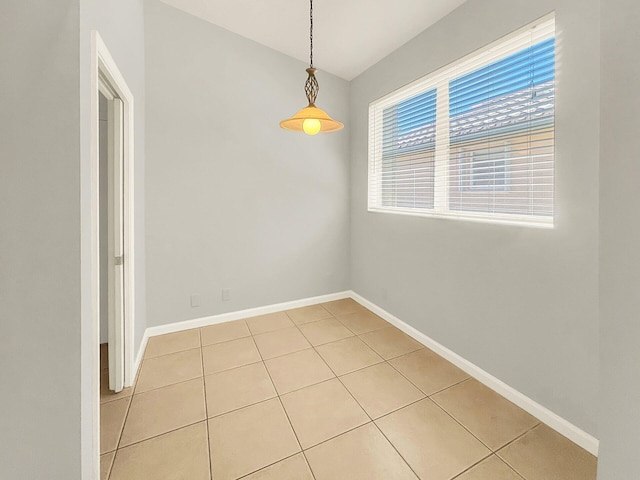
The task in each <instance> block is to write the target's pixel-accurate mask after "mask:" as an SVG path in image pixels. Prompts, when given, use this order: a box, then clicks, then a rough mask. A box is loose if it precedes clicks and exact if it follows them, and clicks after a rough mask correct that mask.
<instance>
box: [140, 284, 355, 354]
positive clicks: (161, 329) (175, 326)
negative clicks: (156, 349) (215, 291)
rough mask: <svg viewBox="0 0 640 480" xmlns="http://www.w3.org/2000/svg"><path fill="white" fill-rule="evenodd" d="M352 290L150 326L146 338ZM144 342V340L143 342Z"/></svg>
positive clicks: (302, 304) (329, 298)
mask: <svg viewBox="0 0 640 480" xmlns="http://www.w3.org/2000/svg"><path fill="white" fill-rule="evenodd" d="M351 293H352V292H351V291H350V290H346V291H344V292H338V293H330V294H327V295H320V296H318V297H309V298H303V299H301V300H293V301H290V302H282V303H274V304H272V305H265V306H263V307H255V308H247V309H246V310H236V311H235V312H228V313H220V314H218V315H211V316H208V317H201V318H194V319H193V320H184V321H182V322H175V323H168V324H166V325H159V326H157V327H149V328H147V330H146V331H145V332H144V336H145V338H149V337H155V336H156V335H164V334H166V333H174V332H181V331H182V330H189V329H191V328H199V327H207V326H209V325H217V324H218V323H225V322H232V321H234V320H241V319H243V318H249V317H255V316H257V315H264V314H267V313H274V312H281V311H283V310H291V309H293V308H300V307H307V306H309V305H315V304H316V303H324V302H331V301H333V300H340V299H343V298H350V297H351ZM142 343H144V340H143V342H142Z"/></svg>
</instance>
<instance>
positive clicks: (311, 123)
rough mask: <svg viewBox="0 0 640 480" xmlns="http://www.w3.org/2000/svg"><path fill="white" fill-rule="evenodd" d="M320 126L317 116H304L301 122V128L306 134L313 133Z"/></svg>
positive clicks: (317, 130)
mask: <svg viewBox="0 0 640 480" xmlns="http://www.w3.org/2000/svg"><path fill="white" fill-rule="evenodd" d="M320 127H322V125H321V124H320V120H318V119H317V118H305V119H304V121H303V122H302V130H304V133H306V134H307V135H315V134H316V133H318V132H319V131H320Z"/></svg>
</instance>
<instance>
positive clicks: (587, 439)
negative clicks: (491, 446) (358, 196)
mask: <svg viewBox="0 0 640 480" xmlns="http://www.w3.org/2000/svg"><path fill="white" fill-rule="evenodd" d="M342 298H352V299H354V300H355V301H356V302H358V303H360V304H362V305H363V306H365V307H366V308H368V309H369V310H371V311H372V312H374V313H376V314H377V315H379V316H380V317H382V318H384V319H385V320H386V321H388V322H389V323H391V324H392V325H395V326H396V327H398V328H399V329H400V330H402V331H403V332H405V333H406V334H407V335H409V336H411V337H413V338H414V339H415V340H417V341H418V342H420V343H421V344H423V345H424V346H426V347H428V348H430V349H431V350H433V351H434V352H435V353H437V354H438V355H440V356H441V357H443V358H444V359H446V360H448V361H450V362H451V363H453V364H454V365H456V366H457V367H459V368H460V369H462V370H464V371H465V372H466V373H468V374H469V375H471V376H472V377H473V378H475V379H476V380H478V381H479V382H481V383H483V384H484V385H486V386H487V387H489V388H490V389H492V390H493V391H495V392H497V393H498V394H500V395H502V396H503V397H505V398H506V399H507V400H509V401H511V402H513V403H514V404H516V405H517V406H519V407H520V408H522V409H523V410H525V411H526V412H528V413H530V414H531V415H533V416H534V417H536V418H537V419H538V420H540V421H541V422H543V423H545V424H546V425H548V426H549V427H551V428H553V429H554V430H555V431H557V432H558V433H560V434H561V435H563V436H565V437H567V438H568V439H569V440H571V441H572V442H574V443H576V444H577V445H579V446H580V447H582V448H584V449H585V450H587V451H588V452H589V453H591V454H592V455H595V456H597V455H598V444H599V442H598V439H597V438H595V437H593V436H591V435H590V434H588V433H587V432H585V431H584V430H582V429H580V428H578V427H577V426H575V425H574V424H572V423H571V422H569V421H568V420H565V419H564V418H562V417H560V416H559V415H557V414H555V413H553V412H552V411H551V410H549V409H548V408H546V407H543V406H542V405H540V404H539V403H538V402H536V401H534V400H532V399H531V398H529V397H527V396H526V395H524V394H523V393H521V392H519V391H518V390H516V389H515V388H513V387H510V386H509V385H507V384H506V383H504V382H503V381H501V380H499V379H498V378H496V377H494V376H493V375H491V374H490V373H488V372H486V371H484V370H483V369H481V368H480V367H478V366H477V365H475V364H473V363H471V362H470V361H468V360H466V359H465V358H463V357H461V356H460V355H458V354H457V353H455V352H453V351H451V350H449V349H448V348H447V347H445V346H444V345H442V344H440V343H438V342H436V341H435V340H433V339H432V338H430V337H429V336H427V335H425V334H424V333H422V332H420V331H418V330H416V329H415V328H413V327H412V326H410V325H408V324H407V323H405V322H403V321H402V320H400V319H399V318H398V317H396V316H394V315H392V314H391V313H389V312H387V311H386V310H384V309H382V308H380V307H379V306H377V305H376V304H374V303H372V302H370V301H369V300H367V299H366V298H364V297H362V296H361V295H359V294H357V293H355V292H354V291H352V290H346V291H343V292H338V293H332V294H328V295H321V296H318V297H310V298H305V299H302V300H294V301H290V302H283V303H276V304H273V305H267V306H264V307H256V308H249V309H246V310H238V311H235V312H229V313H222V314H219V315H211V316H208V317H202V318H195V319H193V320H185V321H182V322H175V323H170V324H167V325H159V326H157V327H149V328H147V329H146V331H145V332H144V337H143V339H142V342H141V345H140V350H139V351H138V355H137V358H136V363H135V365H136V371H137V369H138V368H139V366H140V364H141V363H142V358H143V355H144V350H145V347H146V345H147V342H148V341H149V338H151V337H155V336H157V335H164V334H167V333H175V332H180V331H183V330H189V329H192V328H199V327H206V326H209V325H217V324H219V323H225V322H231V321H234V320H240V319H243V318H249V317H255V316H256V315H264V314H266V313H273V312H279V311H282V310H290V309H293V308H299V307H305V306H308V305H314V304H317V303H323V302H330V301H333V300H340V299H342Z"/></svg>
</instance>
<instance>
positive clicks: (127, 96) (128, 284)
mask: <svg viewBox="0 0 640 480" xmlns="http://www.w3.org/2000/svg"><path fill="white" fill-rule="evenodd" d="M101 76H102V78H103V79H105V80H106V81H107V82H108V83H109V85H110V87H111V88H113V90H114V91H115V92H116V94H117V95H118V97H119V98H120V99H121V100H122V103H123V121H124V138H123V141H124V159H123V160H124V162H123V163H124V168H123V174H124V188H123V194H124V195H123V196H124V251H125V256H126V258H125V260H124V312H125V315H124V316H125V325H124V386H125V387H128V386H131V384H132V383H133V379H134V378H135V361H134V352H133V335H134V323H135V300H136V297H135V269H134V265H135V257H134V255H135V249H134V232H135V230H134V214H133V212H134V185H135V183H134V176H133V175H134V155H133V154H134V142H133V138H134V137H133V127H134V118H133V112H134V103H133V95H132V93H131V90H129V87H128V86H127V83H126V82H125V80H124V77H123V76H122V74H121V73H120V70H119V69H118V67H117V65H116V63H115V61H114V60H113V57H112V56H111V54H110V53H109V50H108V49H107V47H106V45H105V43H104V41H103V40H102V38H101V37H100V34H99V33H98V32H97V31H95V30H94V31H92V32H91V88H90V95H91V100H90V105H91V128H90V132H91V276H92V282H91V285H92V287H91V289H92V292H91V307H92V308H91V317H92V330H93V331H92V339H93V342H92V343H93V345H92V346H91V348H92V352H93V355H92V356H93V373H92V375H93V386H94V388H93V418H94V432H93V443H94V450H95V452H96V456H97V457H96V459H95V461H96V462H97V463H96V465H97V466H98V468H99V465H100V457H99V455H100V449H99V448H98V446H99V443H100V366H99V365H100V348H99V344H100V249H99V242H100V234H99V221H98V218H99V201H100V185H99V176H98V174H99V150H98V139H99V132H100V126H99V124H100V121H99V110H100V108H99V94H98V91H99V84H100V77H101Z"/></svg>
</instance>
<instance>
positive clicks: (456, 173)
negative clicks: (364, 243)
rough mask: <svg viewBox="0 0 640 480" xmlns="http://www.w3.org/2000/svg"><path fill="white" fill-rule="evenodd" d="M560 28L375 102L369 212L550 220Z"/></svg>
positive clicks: (529, 32) (500, 47)
mask: <svg viewBox="0 0 640 480" xmlns="http://www.w3.org/2000/svg"><path fill="white" fill-rule="evenodd" d="M554 115H555V26H554V20H553V18H549V17H548V18H546V19H544V20H542V21H540V22H537V23H536V24H534V25H530V26H528V27H526V28H524V29H522V30H520V31H519V32H516V33H515V34H512V35H510V36H508V37H507V38H505V39H502V40H500V41H499V42H496V43H495V44H492V45H490V46H489V47H487V48H484V49H482V50H481V51H479V52H476V53H474V54H472V55H469V56H467V57H465V58H464V59H462V60H460V61H459V62H457V63H455V64H453V65H450V66H447V67H444V68H443V69H441V70H439V71H437V72H435V73H433V74H431V75H428V76H427V77H425V78H422V79H420V80H418V81H417V82H414V83H412V84H411V85H408V86H406V87H403V88H401V89H400V90H398V91H396V92H393V93H391V94H389V95H387V96H386V97H383V98H381V99H379V100H377V101H375V102H373V103H372V104H371V105H370V106H369V210H370V211H382V212H395V213H409V214H418V215H428V216H445V217H455V218H463V219H472V220H484V221H492V222H505V223H520V224H527V225H541V226H552V225H553V207H554V157H555V155H554V150H555V148H554V136H555V135H554V126H555V120H554Z"/></svg>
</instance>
